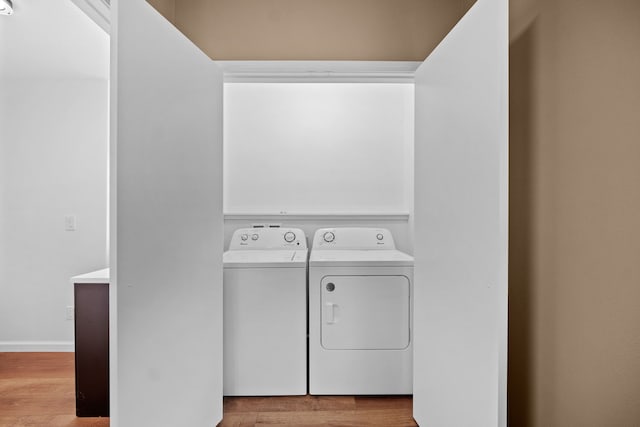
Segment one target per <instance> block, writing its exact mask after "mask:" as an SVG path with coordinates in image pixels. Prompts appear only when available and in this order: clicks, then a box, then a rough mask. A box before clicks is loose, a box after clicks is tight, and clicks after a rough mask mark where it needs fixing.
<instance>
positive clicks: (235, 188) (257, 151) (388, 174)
mask: <svg viewBox="0 0 640 427" xmlns="http://www.w3.org/2000/svg"><path fill="white" fill-rule="evenodd" d="M224 111H225V118H224V120H225V121H224V124H225V129H224V132H225V135H224V136H225V142H224V144H225V146H224V179H225V182H224V190H225V193H224V203H225V212H226V213H280V212H287V213H313V214H319V213H369V214H370V213H381V212H383V213H389V212H392V213H399V212H402V213H408V212H409V211H410V209H411V203H412V202H411V199H412V197H413V195H412V191H411V189H412V187H411V182H412V180H413V168H412V163H413V159H412V154H413V84H410V83H226V84H225V99H224Z"/></svg>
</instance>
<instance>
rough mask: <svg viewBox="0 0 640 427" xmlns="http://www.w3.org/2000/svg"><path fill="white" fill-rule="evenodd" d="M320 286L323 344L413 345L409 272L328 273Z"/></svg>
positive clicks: (384, 347)
mask: <svg viewBox="0 0 640 427" xmlns="http://www.w3.org/2000/svg"><path fill="white" fill-rule="evenodd" d="M320 286H321V289H320V292H321V295H322V298H321V305H322V307H321V313H322V314H321V317H322V324H321V330H322V336H321V339H322V347H324V348H325V349H327V350H402V349H405V348H407V347H408V346H409V342H410V330H409V328H410V315H411V313H410V305H411V304H410V286H409V279H408V278H407V277H406V276H325V277H324V278H323V279H322V281H321V282H320Z"/></svg>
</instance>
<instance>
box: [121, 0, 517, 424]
mask: <svg viewBox="0 0 640 427" xmlns="http://www.w3.org/2000/svg"><path fill="white" fill-rule="evenodd" d="M111 12H112V18H111V58H112V60H111V143H110V146H111V150H110V158H111V163H110V170H111V174H110V180H111V181H110V188H111V208H110V209H111V214H110V218H111V225H110V233H111V235H110V239H111V254H110V259H111V276H112V277H111V281H112V288H111V295H110V298H111V301H112V302H114V303H112V305H111V337H110V340H111V350H110V351H111V405H112V406H111V417H112V422H113V425H117V426H135V425H158V426H164V425H166V426H173V425H190V426H210V425H213V424H214V423H215V422H217V421H219V420H220V419H221V418H222V251H223V245H222V242H223V241H224V240H225V237H224V235H225V230H224V212H223V163H222V162H223V156H224V154H223V85H224V79H225V77H224V70H223V69H224V65H223V69H221V68H220V67H219V66H218V65H216V64H215V63H214V62H213V61H211V60H210V59H209V58H208V57H207V56H206V55H205V54H203V53H202V52H201V51H199V50H198V48H197V47H195V46H194V45H193V44H192V43H191V42H190V41H189V40H188V39H187V38H186V37H184V35H182V34H181V33H180V32H178V31H177V30H176V29H175V28H174V27H173V26H172V25H170V24H169V23H168V22H167V21H166V20H165V19H164V18H163V17H162V16H160V15H159V14H158V13H156V12H155V10H153V9H152V8H151V7H150V6H149V5H148V4H147V3H146V2H144V1H143V0H127V1H113V2H112V5H111ZM507 22H508V19H507V2H506V1H504V0H478V2H477V3H476V4H475V5H474V6H473V7H472V8H471V10H470V11H469V12H468V13H467V15H465V16H464V17H463V18H462V20H461V21H460V23H459V24H458V25H457V26H456V27H455V28H454V29H453V30H452V31H451V33H450V34H449V35H448V36H447V37H446V38H445V40H443V42H442V43H441V44H440V45H439V46H438V47H437V48H436V50H435V51H434V52H433V53H432V54H431V55H430V56H429V58H427V59H426V61H425V62H424V63H423V64H421V65H419V67H417V69H416V70H415V72H410V74H411V75H412V76H411V78H412V79H413V81H414V85H415V92H414V97H415V100H414V101H415V107H414V108H415V109H414V116H415V118H414V126H415V135H414V138H415V139H414V147H413V148H414V153H413V159H414V163H413V164H414V180H413V182H414V189H413V194H414V196H413V198H412V204H413V209H412V211H411V207H410V210H409V211H408V212H407V214H408V219H407V230H408V232H407V233H408V237H407V239H408V240H411V241H412V242H413V251H414V255H415V259H416V263H415V295H414V417H415V419H416V421H417V422H418V423H419V424H420V425H434V426H439V425H461V426H462V425H474V426H476V425H482V426H505V425H506V339H507V317H506V316H507V314H506V304H507V185H508V174H507V171H508V158H507V147H508V143H507V124H508V120H507V114H508V105H507V102H508V97H507V87H508V84H507V79H508V76H507V52H508V31H507V25H508V24H507ZM230 73H231V72H230V71H229V69H227V74H228V75H229V74H230ZM231 74H233V73H231ZM248 173H250V171H248ZM397 213H398V212H395V213H391V214H397ZM343 214H344V213H343ZM360 214H361V215H366V212H365V213H360ZM387 214H389V213H387ZM274 216H276V217H277V214H274ZM231 219H233V218H231ZM236 219H237V218H236ZM347 219H348V218H347ZM151 356H153V357H151Z"/></svg>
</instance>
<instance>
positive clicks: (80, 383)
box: [74, 283, 109, 417]
mask: <svg viewBox="0 0 640 427" xmlns="http://www.w3.org/2000/svg"><path fill="white" fill-rule="evenodd" d="M74 301H75V302H74V307H75V359H76V416H78V417H108V416H109V284H108V283H74Z"/></svg>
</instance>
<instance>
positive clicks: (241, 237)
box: [240, 234, 249, 242]
mask: <svg viewBox="0 0 640 427" xmlns="http://www.w3.org/2000/svg"><path fill="white" fill-rule="evenodd" d="M248 238H249V235H247V234H243V235H242V236H240V239H241V240H242V241H243V242H244V241H246V240H247V239H248Z"/></svg>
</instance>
